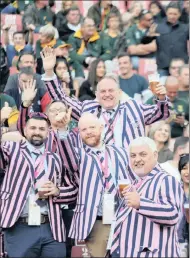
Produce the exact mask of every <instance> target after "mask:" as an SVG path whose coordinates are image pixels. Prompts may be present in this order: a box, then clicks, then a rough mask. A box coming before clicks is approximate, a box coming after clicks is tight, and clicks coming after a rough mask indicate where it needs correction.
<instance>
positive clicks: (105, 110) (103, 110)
mask: <svg viewBox="0 0 190 258" xmlns="http://www.w3.org/2000/svg"><path fill="white" fill-rule="evenodd" d="M118 106H119V105H117V106H115V107H114V108H112V109H111V110H113V111H114V112H116V110H117V109H118ZM107 111H109V109H105V108H102V113H105V112H107Z"/></svg>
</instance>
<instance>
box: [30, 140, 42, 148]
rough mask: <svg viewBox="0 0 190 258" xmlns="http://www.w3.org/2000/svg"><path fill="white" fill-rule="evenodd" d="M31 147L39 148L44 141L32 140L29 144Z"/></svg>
mask: <svg viewBox="0 0 190 258" xmlns="http://www.w3.org/2000/svg"><path fill="white" fill-rule="evenodd" d="M30 143H31V144H32V145H33V146H36V147H39V146H41V145H42V144H43V143H44V141H43V140H35V141H34V140H32V141H31V142H30Z"/></svg>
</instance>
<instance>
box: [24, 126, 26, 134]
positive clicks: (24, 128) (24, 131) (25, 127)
mask: <svg viewBox="0 0 190 258" xmlns="http://www.w3.org/2000/svg"><path fill="white" fill-rule="evenodd" d="M24 136H26V126H25V127H24Z"/></svg>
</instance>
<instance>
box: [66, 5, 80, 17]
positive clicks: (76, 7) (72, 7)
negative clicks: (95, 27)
mask: <svg viewBox="0 0 190 258" xmlns="http://www.w3.org/2000/svg"><path fill="white" fill-rule="evenodd" d="M71 11H79V12H80V9H79V7H78V6H77V5H73V6H71V7H70V8H69V9H68V10H66V11H65V12H66V15H68V14H69V13H70V12H71Z"/></svg>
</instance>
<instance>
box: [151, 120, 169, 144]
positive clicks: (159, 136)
mask: <svg viewBox="0 0 190 258" xmlns="http://www.w3.org/2000/svg"><path fill="white" fill-rule="evenodd" d="M169 136H170V127H169V125H167V124H165V125H162V126H161V127H160V128H159V129H158V130H156V132H155V134H154V140H155V141H156V142H159V143H166V142H167V141H168V139H169Z"/></svg>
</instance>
